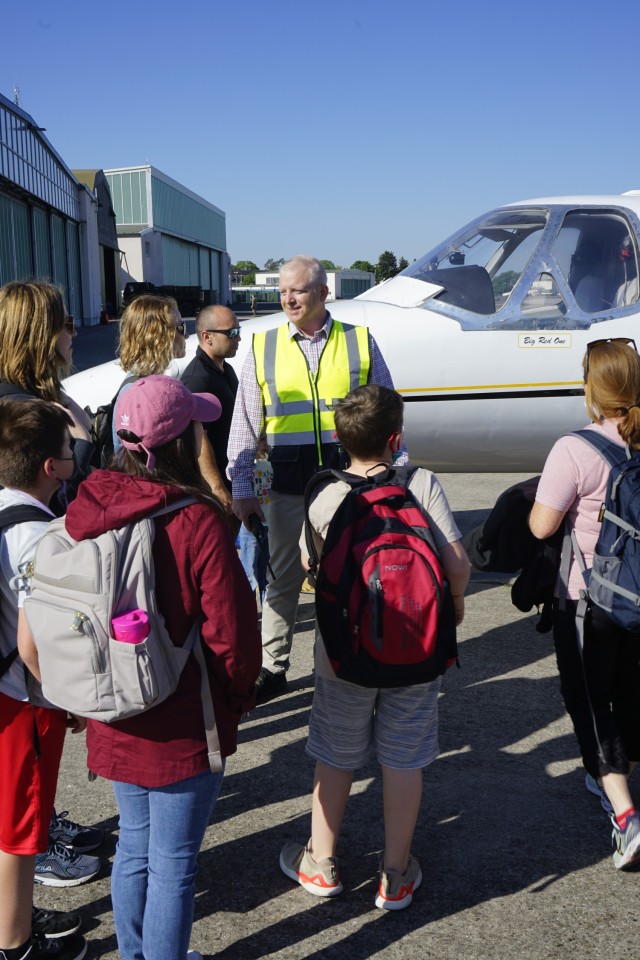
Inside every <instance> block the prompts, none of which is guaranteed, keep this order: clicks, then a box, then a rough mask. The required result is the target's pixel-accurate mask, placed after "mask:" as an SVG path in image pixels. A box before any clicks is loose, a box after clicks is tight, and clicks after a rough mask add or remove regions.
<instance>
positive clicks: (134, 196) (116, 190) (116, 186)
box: [106, 170, 149, 227]
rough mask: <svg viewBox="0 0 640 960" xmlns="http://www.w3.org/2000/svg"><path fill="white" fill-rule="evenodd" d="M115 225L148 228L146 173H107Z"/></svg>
mask: <svg viewBox="0 0 640 960" xmlns="http://www.w3.org/2000/svg"><path fill="white" fill-rule="evenodd" d="M106 178H107V180H108V181H109V189H110V190H111V199H112V201H113V209H114V210H115V213H116V223H117V224H118V225H120V224H123V225H125V224H126V225H128V226H134V225H135V226H143V227H148V226H149V213H148V210H147V171H146V170H130V171H125V172H124V173H108V174H106Z"/></svg>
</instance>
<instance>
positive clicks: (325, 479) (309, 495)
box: [304, 470, 343, 585]
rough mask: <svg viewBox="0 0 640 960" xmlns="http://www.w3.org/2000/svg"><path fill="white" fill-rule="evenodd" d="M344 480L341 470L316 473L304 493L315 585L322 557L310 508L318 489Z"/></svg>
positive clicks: (306, 534)
mask: <svg viewBox="0 0 640 960" xmlns="http://www.w3.org/2000/svg"><path fill="white" fill-rule="evenodd" d="M342 479H343V473H342V471H341V470H319V471H318V473H314V475H313V476H312V477H311V480H309V483H308V484H307V486H306V489H305V491H304V537H305V540H306V543H307V553H308V554H309V578H310V581H311V583H312V584H314V585H315V577H316V573H317V570H318V564H319V563H320V557H319V556H318V551H317V550H316V545H315V543H314V540H313V529H312V527H311V523H310V522H309V507H310V506H311V501H312V500H313V498H314V496H315V493H316V491H317V489H318V487H321V486H324V485H325V484H326V483H329V482H330V481H332V480H342Z"/></svg>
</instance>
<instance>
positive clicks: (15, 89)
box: [13, 83, 20, 107]
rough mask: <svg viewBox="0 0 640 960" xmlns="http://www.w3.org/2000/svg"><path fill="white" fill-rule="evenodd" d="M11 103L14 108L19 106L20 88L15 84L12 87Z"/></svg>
mask: <svg viewBox="0 0 640 960" xmlns="http://www.w3.org/2000/svg"><path fill="white" fill-rule="evenodd" d="M13 102H14V103H15V105H16V107H19V106H20V87H19V86H18V84H17V83H14V85H13Z"/></svg>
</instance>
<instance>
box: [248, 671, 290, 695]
mask: <svg viewBox="0 0 640 960" xmlns="http://www.w3.org/2000/svg"><path fill="white" fill-rule="evenodd" d="M286 690H287V675H286V673H285V672H284V671H283V670H282V671H280V673H272V672H271V671H270V670H267V669H266V668H265V667H263V668H262V670H261V671H260V676H259V677H258V679H257V680H256V703H266V702H267V701H268V700H274V699H275V698H276V697H279V696H280V695H281V694H283V693H285V692H286Z"/></svg>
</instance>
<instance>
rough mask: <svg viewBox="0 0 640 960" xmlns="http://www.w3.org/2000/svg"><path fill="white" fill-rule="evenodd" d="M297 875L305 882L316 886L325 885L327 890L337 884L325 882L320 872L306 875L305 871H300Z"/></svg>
mask: <svg viewBox="0 0 640 960" xmlns="http://www.w3.org/2000/svg"><path fill="white" fill-rule="evenodd" d="M299 876H300V877H301V879H302V880H304V882H305V883H312V884H313V885H314V886H316V887H326V888H327V890H332V889H333V888H334V887H335V886H337V884H335V883H327V882H326V880H325V879H324V877H323V876H322V874H321V873H314V874H313V876H308V875H307V874H306V873H300V874H299Z"/></svg>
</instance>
